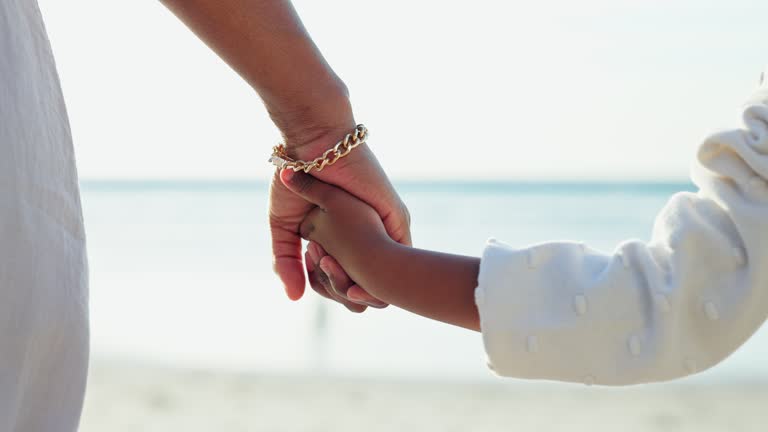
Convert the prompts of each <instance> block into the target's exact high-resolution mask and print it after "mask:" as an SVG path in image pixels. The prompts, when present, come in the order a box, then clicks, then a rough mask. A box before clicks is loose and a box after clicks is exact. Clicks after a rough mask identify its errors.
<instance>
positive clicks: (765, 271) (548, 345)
mask: <svg viewBox="0 0 768 432" xmlns="http://www.w3.org/2000/svg"><path fill="white" fill-rule="evenodd" d="M743 117H744V127H743V128H742V129H735V130H728V131H724V132H720V133H716V134H714V135H712V136H710V137H709V138H707V139H706V140H705V142H704V143H703V144H702V145H701V146H700V148H699V150H698V156H697V158H696V162H695V163H694V166H693V168H692V179H693V181H694V183H695V184H696V185H697V186H698V187H699V191H698V192H697V193H679V194H677V195H675V196H673V197H672V198H671V199H670V201H669V203H668V204H667V205H666V207H664V209H663V210H662V211H661V213H660V214H659V215H658V217H657V219H656V222H655V226H654V229H653V236H652V239H651V240H650V242H648V243H645V242H641V241H627V242H625V243H623V244H621V245H619V246H618V247H617V248H616V250H615V251H614V252H613V253H612V254H611V255H605V254H603V253H600V252H598V251H596V250H593V249H590V248H589V247H587V246H585V245H583V244H577V243H545V244H540V245H536V246H532V247H528V248H525V249H515V248H512V247H510V246H507V245H504V244H502V243H499V242H496V241H494V240H490V241H489V242H488V245H487V247H486V249H485V252H484V253H483V258H482V263H481V266H480V275H479V278H478V287H477V290H476V291H475V299H476V303H477V306H478V310H479V312H480V321H481V328H482V332H483V340H484V343H485V348H486V352H487V354H488V360H489V367H491V368H492V369H493V370H494V371H495V372H496V373H497V374H499V375H503V376H510V377H518V378H543V379H552V380H561V381H572V382H582V383H586V384H604V385H626V384H636V383H644V382H652V381H663V380H670V379H674V378H678V377H682V376H685V375H688V374H692V373H695V372H698V371H702V370H705V369H707V368H709V367H711V366H713V365H715V364H717V363H718V362H720V361H721V360H723V359H724V358H726V357H727V356H728V355H730V354H731V353H732V352H733V351H735V350H736V349H737V348H738V347H739V346H741V345H742V344H743V343H744V342H745V341H746V340H747V339H748V338H749V337H750V336H751V335H752V334H753V333H754V332H755V331H756V330H757V329H758V328H759V327H760V325H762V323H763V322H764V321H765V319H766V315H767V314H768V77H766V80H764V82H763V83H762V84H761V87H760V88H759V89H758V90H757V92H756V93H755V95H754V96H753V98H752V100H751V102H750V103H748V104H747V106H746V108H745V109H744V115H743Z"/></svg>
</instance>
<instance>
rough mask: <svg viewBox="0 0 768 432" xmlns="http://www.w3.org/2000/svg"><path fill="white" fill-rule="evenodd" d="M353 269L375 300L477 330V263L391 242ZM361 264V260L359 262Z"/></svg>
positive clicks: (366, 255) (468, 259)
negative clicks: (475, 294) (475, 295)
mask: <svg viewBox="0 0 768 432" xmlns="http://www.w3.org/2000/svg"><path fill="white" fill-rule="evenodd" d="M359 260H360V261H361V262H359V263H358V264H356V265H353V266H351V267H350V268H352V269H359V271H352V272H351V273H350V276H352V278H353V279H354V280H355V281H357V282H358V283H359V284H360V285H361V286H363V287H364V288H365V289H366V290H367V291H369V292H370V293H371V294H372V295H374V296H376V297H377V298H379V299H381V300H382V301H385V302H387V303H389V304H392V305H395V306H397V307H400V308H402V309H405V310H408V311H410V312H413V313H415V314H418V315H422V316H425V317H427V318H432V319H435V320H438V321H442V322H445V323H448V324H453V325H457V326H460V327H464V328H467V329H471V330H477V331H479V330H480V323H479V318H478V311H477V307H476V305H475V297H474V293H475V288H476V287H477V275H478V271H479V268H480V259H479V258H474V257H466V256H461V255H451V254H445V253H440V252H432V251H427V250H423V249H415V248H410V247H406V246H402V245H399V244H396V243H394V242H393V243H391V244H389V245H388V246H386V247H383V248H380V249H379V250H377V251H375V252H372V253H370V254H365V256H360V257H359ZM362 261H365V262H362Z"/></svg>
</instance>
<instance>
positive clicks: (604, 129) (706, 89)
mask: <svg viewBox="0 0 768 432" xmlns="http://www.w3.org/2000/svg"><path fill="white" fill-rule="evenodd" d="M39 2H40V6H41V8H42V10H43V14H44V16H45V18H46V22H47V26H48V31H49V36H50V38H51V43H52V45H53V49H54V53H55V55H56V58H57V63H58V67H59V71H60V75H61V80H62V85H63V90H64V94H65V97H66V100H67V104H68V108H69V114H70V119H71V123H72V130H73V134H74V139H75V146H76V154H77V159H78V167H79V173H80V178H81V184H82V201H83V206H84V212H85V219H86V229H87V236H88V241H89V255H90V267H91V319H92V358H93V360H92V368H91V376H90V381H89V390H88V395H87V401H86V407H85V411H84V415H83V424H82V430H83V431H96V430H99V431H102V430H110V431H122V430H126V431H127V430H131V431H139V430H141V431H144V430H146V431H155V430H157V431H160V430H163V431H166V430H185V431H197V430H210V429H211V428H213V427H218V428H222V427H223V428H224V430H243V431H246V430H247V431H251V430H265V431H283V430H285V431H293V430H307V431H325V430H334V431H336V430H342V431H344V430H357V429H359V428H363V427H364V428H366V429H369V430H391V429H393V428H401V429H405V430H417V429H418V430H428V431H429V430H435V431H497V430H509V429H511V428H519V429H520V430H539V431H559V430H568V431H579V430H587V429H589V430H591V431H594V430H602V429H605V430H616V429H617V428H619V429H620V430H626V431H634V430H638V431H640V430H674V431H677V430H685V431H688V430H690V431H694V430H695V431H708V430H713V431H714V430H724V429H726V428H728V429H731V430H741V431H751V430H756V431H757V430H764V429H763V426H762V422H763V421H764V415H763V410H764V407H765V404H766V402H768V367H766V364H768V363H767V362H766V360H768V335H766V330H765V329H763V330H761V331H759V332H758V333H757V334H756V335H755V336H754V337H753V338H752V339H751V340H750V341H748V342H747V344H746V345H744V346H743V347H742V348H741V349H740V350H739V351H738V352H737V353H736V354H734V355H733V356H732V357H731V358H729V359H728V360H727V361H726V362H724V363H723V364H721V365H719V366H717V367H715V368H713V369H712V370H710V371H707V372H705V373H702V374H700V375H698V376H695V377H692V378H688V379H685V380H681V381H678V382H675V383H671V384H663V385H649V386H640V387H632V388H626V389H602V388H587V387H584V386H576V385H566V384H556V383H539V382H535V383H534V382H526V381H520V380H510V379H499V378H496V377H494V376H493V375H492V374H491V373H490V372H489V371H488V370H487V369H486V367H485V359H484V358H485V354H484V351H483V346H482V341H481V339H480V336H479V335H478V334H473V333H470V332H467V331H465V330H462V329H458V328H452V327H448V326H446V325H443V324H438V323H435V322H431V321H427V320H425V319H420V318H418V317H415V316H412V315H409V314H407V313H405V312H403V311H400V310H397V309H395V308H393V307H390V308H388V309H386V310H383V311H376V310H372V311H369V312H366V313H365V314H363V315H353V314H351V313H349V312H347V311H346V309H344V308H343V307H340V306H337V305H336V304H330V303H327V302H324V301H321V300H320V299H319V298H318V297H317V296H314V295H307V296H306V297H305V298H304V299H302V300H301V301H299V302H297V303H293V302H290V301H289V300H288V299H287V298H286V297H285V295H284V294H283V292H282V288H281V285H280V284H279V283H278V280H277V279H276V277H275V276H274V275H273V274H272V272H271V255H270V244H269V237H268V233H267V230H266V226H267V225H266V205H267V195H266V194H267V190H268V184H267V178H268V177H269V176H270V175H271V173H272V169H271V167H270V166H269V165H268V164H267V163H266V159H267V158H268V155H269V152H270V149H271V146H272V145H274V144H275V142H276V141H277V139H278V134H277V131H276V130H275V128H274V127H273V126H272V125H271V123H270V121H269V118H268V117H267V115H266V113H265V111H264V109H263V108H262V106H261V104H260V102H259V100H258V98H257V96H256V94H255V93H254V92H253V91H252V90H251V89H250V88H249V87H248V86H247V85H246V84H245V83H244V82H243V81H242V80H241V79H240V78H239V77H238V76H237V75H236V74H235V73H234V72H233V71H231V70H230V69H229V68H228V67H227V66H226V65H225V64H224V63H223V62H222V61H220V60H219V59H218V58H217V57H216V56H215V54H213V53H212V52H211V51H209V50H208V48H206V47H205V46H204V45H203V44H202V43H201V42H200V41H199V40H197V39H196V38H195V37H194V36H193V35H192V34H191V33H190V32H189V31H188V30H187V29H186V28H185V27H184V26H183V25H182V24H181V23H179V22H178V21H177V20H176V19H175V18H174V17H173V16H172V15H171V14H170V13H169V12H168V11H166V10H165V9H164V8H163V7H162V5H161V4H160V3H159V2H155V1H147V2H103V1H95V0H70V1H67V2H61V1H54V0H39ZM294 4H295V5H296V7H297V9H298V11H299V13H300V15H301V16H302V18H303V20H304V23H305V25H306V26H307V27H308V29H309V31H310V33H311V34H312V36H313V37H314V39H315V42H316V43H317V44H318V45H319V47H320V48H321V50H322V51H323V53H324V54H325V56H326V58H327V60H328V61H329V62H330V64H331V65H333V67H334V69H335V70H336V71H337V73H338V74H339V75H340V76H341V77H342V79H343V80H344V81H345V82H346V83H347V85H348V86H349V88H350V92H351V96H352V99H353V105H354V107H355V112H356V117H357V120H358V121H360V122H364V123H365V124H366V125H367V126H368V127H369V128H370V129H371V132H372V137H371V139H370V141H369V143H370V145H371V146H372V148H373V149H374V151H375V152H376V153H377V155H378V156H379V157H380V160H381V162H382V164H383V165H384V167H385V168H386V169H387V170H388V172H389V173H390V175H391V177H392V178H393V181H394V182H395V184H396V186H397V187H398V189H399V190H400V191H401V194H402V196H403V198H404V200H405V202H406V203H407V204H408V205H409V208H410V210H411V213H412V216H413V221H414V222H413V227H412V229H413V234H414V239H415V243H416V245H417V246H419V247H423V248H431V249H437V250H441V251H446V252H453V253H462V254H469V255H479V254H480V253H481V251H482V248H483V245H484V242H485V240H486V239H487V238H488V237H495V238H497V239H500V240H503V241H505V242H507V243H510V244H513V245H517V246H524V245H527V244H531V243H535V242H541V241H546V240H558V239H560V240H563V239H565V240H579V241H585V242H587V243H589V244H590V245H591V246H593V247H596V248H598V249H602V250H604V251H607V252H608V251H611V250H612V249H613V247H614V246H615V245H616V244H617V243H618V242H620V241H622V240H624V239H627V238H640V239H648V238H649V236H650V232H651V227H652V224H653V220H654V217H655V215H656V214H657V212H658V211H659V210H660V209H661V208H662V206H663V205H664V203H665V202H666V201H667V199H668V198H669V197H670V196H671V195H672V194H673V193H675V192H677V191H681V190H694V186H693V185H691V184H690V183H689V181H688V180H687V173H688V166H689V164H690V162H691V160H692V157H693V155H694V153H695V150H696V147H697V145H698V144H699V143H700V142H701V140H702V138H703V137H705V136H706V135H707V134H708V133H710V132H711V131H713V130H716V129H720V128H724V127H733V126H737V125H739V115H740V110H739V108H740V106H741V104H742V102H743V101H744V100H745V99H746V98H747V97H748V96H749V94H750V92H751V91H752V89H753V88H754V87H755V86H756V84H757V82H758V78H759V75H760V72H761V70H762V69H763V67H764V66H765V64H766V63H768V56H766V50H765V49H764V47H763V46H762V42H763V41H765V40H768V38H767V36H768V30H766V27H765V17H766V16H768V4H766V3H765V2H762V1H757V0H734V1H731V2H722V1H701V0H698V1H693V0H671V1H656V0H644V1H641V0H625V1H607V0H585V1H581V2H569V1H567V0H546V1H540V2H518V1H511V2H510V1H504V2H503V1H491V0H482V1H475V2H471V4H470V3H467V2H455V1H427V0H425V1H421V2H413V1H405V0H390V1H388V2H375V1H360V0H355V1H353V0H325V1H322V2H320V1H316V0H295V1H294ZM406 155H407V156H406ZM425 160H433V161H439V162H440V163H435V164H424V163H423V161H425Z"/></svg>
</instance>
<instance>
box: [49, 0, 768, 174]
mask: <svg viewBox="0 0 768 432" xmlns="http://www.w3.org/2000/svg"><path fill="white" fill-rule="evenodd" d="M39 3H40V7H41V9H42V11H43V15H44V17H45V19H46V24H47V28H48V32H49V37H50V39H51V43H52V46H53V50H54V53H55V55H56V60H57V64H58V67H59V73H60V76H61V81H62V86H63V90H64V95H65V99H66V101H67V105H68V109H69V114H70V120H71V124H72V130H73V137H74V140H75V151H76V155H77V159H78V168H79V173H80V177H81V178H82V179H202V180H209V179H210V180H251V179H265V178H267V177H268V176H269V175H270V174H271V172H272V169H271V167H270V166H269V165H268V164H267V163H266V161H267V159H268V157H269V153H270V151H271V147H272V146H273V145H274V144H275V143H276V142H277V141H278V139H279V135H278V133H277V131H276V130H275V128H274V127H273V126H272V124H271V123H270V121H269V118H268V117H267V115H266V113H265V111H264V109H263V107H262V105H261V103H260V101H259V99H258V96H257V95H256V94H255V93H254V92H253V90H252V89H251V88H250V87H249V86H248V85H247V84H246V83H244V82H243V81H242V80H241V79H240V78H239V76H238V75H237V74H236V73H234V72H233V71H232V70H231V69H230V68H229V67H228V66H227V65H226V64H224V63H223V62H222V61H221V60H220V59H219V58H218V57H216V55H215V54H213V53H212V52H211V51H210V50H209V49H208V48H207V47H206V46H205V45H204V44H203V43H201V42H200V41H199V40H198V39H197V38H196V37H195V36H194V35H193V34H192V33H191V32H190V31H189V30H187V29H186V27H184V25H183V24H181V23H180V22H179V21H178V20H177V19H176V18H175V17H174V16H173V15H172V14H170V13H169V12H168V11H167V10H165V8H164V7H163V6H162V5H161V4H160V3H159V2H158V1H132V2H105V1H97V0H68V1H66V2H63V1H60V0H39ZM294 4H295V5H296V8H297V9H298V11H299V14H300V15H301V16H302V19H303V20H304V23H305V25H306V26H307V28H308V29H309V31H310V33H311V34H312V36H313V38H314V39H315V42H316V43H317V44H318V46H319V47H320V49H321V51H322V52H323V53H324V55H325V56H326V58H327V59H328V61H329V63H330V64H331V65H332V66H333V67H334V69H335V70H336V72H337V73H338V74H339V75H340V76H341V78H342V79H343V80H344V81H345V82H346V84H347V86H348V87H349V89H350V94H351V96H352V103H353V106H354V110H355V116H356V119H357V121H359V122H362V123H365V124H366V126H368V127H369V129H370V131H371V137H370V139H369V144H370V145H371V147H372V148H373V150H374V152H375V153H376V154H377V155H378V157H379V159H380V160H381V162H382V164H383V166H384V168H385V169H386V170H387V172H389V174H390V175H391V176H392V177H393V178H395V179H453V180H460V179H473V180H476V179H495V180H500V179H513V180H608V181H613V180H681V179H685V178H686V177H687V174H688V168H689V165H690V163H691V161H692V160H693V157H694V155H695V151H696V147H697V145H698V144H699V143H700V142H701V141H702V139H703V138H704V137H705V136H706V135H707V134H708V133H710V132H712V131H714V130H719V129H723V128H726V127H734V126H738V125H739V124H740V120H739V115H740V107H741V106H742V103H743V102H744V101H745V100H746V98H747V97H748V96H749V94H750V92H751V91H752V90H753V89H754V87H755V85H756V84H757V80H758V78H759V75H760V72H761V71H762V70H763V68H764V67H765V66H766V65H767V64H768V49H766V47H765V46H763V44H765V41H768V26H766V25H765V17H766V16H768V2H765V1H764V0H733V1H728V2H724V1H709V0H703V1H702V0H698V1H693V0H667V1H661V0H625V1H618V0H614V1H608V0H584V1H579V2H574V1H569V0H544V1H538V2H530V1H501V0H498V1H492V0H476V1H473V2H464V1H451V0H441V1H437V0H432V1H429V0H423V1H413V0H408V1H406V0H389V1H386V2H381V1H365V0H323V1H318V0H295V1H294ZM470 5H471V6H470Z"/></svg>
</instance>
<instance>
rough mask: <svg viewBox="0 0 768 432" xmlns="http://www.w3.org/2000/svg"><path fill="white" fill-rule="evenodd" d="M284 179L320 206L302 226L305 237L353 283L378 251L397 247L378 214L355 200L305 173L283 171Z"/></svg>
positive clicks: (282, 177) (292, 189)
mask: <svg viewBox="0 0 768 432" xmlns="http://www.w3.org/2000/svg"><path fill="white" fill-rule="evenodd" d="M280 177H281V180H282V181H283V184H285V186H286V187H287V188H288V189H290V190H291V191H292V192H294V193H296V194H297V195H299V196H301V197H303V198H304V199H305V200H307V201H309V202H311V203H313V204H315V205H316V206H317V207H316V208H315V209H314V210H311V211H310V212H309V213H308V214H307V216H306V217H305V219H304V221H303V222H302V223H301V226H300V229H299V232H300V234H301V237H302V238H304V239H307V240H311V241H315V242H317V243H318V244H320V245H321V246H322V247H323V248H324V249H325V250H326V251H327V252H328V254H330V255H331V256H333V257H334V258H335V259H336V260H337V261H338V262H339V263H340V264H341V266H342V267H343V268H344V270H346V271H347V272H348V273H349V274H350V276H352V278H353V279H355V280H357V278H356V277H355V276H356V275H360V274H361V273H362V268H363V267H365V261H366V260H371V259H373V258H374V257H373V255H375V253H376V251H380V250H382V249H383V248H385V247H386V246H388V245H390V244H394V241H393V240H391V239H390V237H389V236H388V234H387V232H386V229H385V228H384V224H383V223H382V220H381V217H380V216H379V215H378V213H377V212H376V211H375V210H374V209H373V208H372V207H370V206H369V205H368V204H366V203H365V202H363V201H361V200H359V199H357V198H356V197H355V196H353V195H351V194H349V193H348V192H346V191H344V190H342V189H339V188H337V187H335V186H331V185H329V184H327V183H323V182H321V181H319V180H317V179H315V178H314V177H312V176H310V175H307V174H305V173H303V172H294V171H292V170H283V171H282V173H281V174H280Z"/></svg>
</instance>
